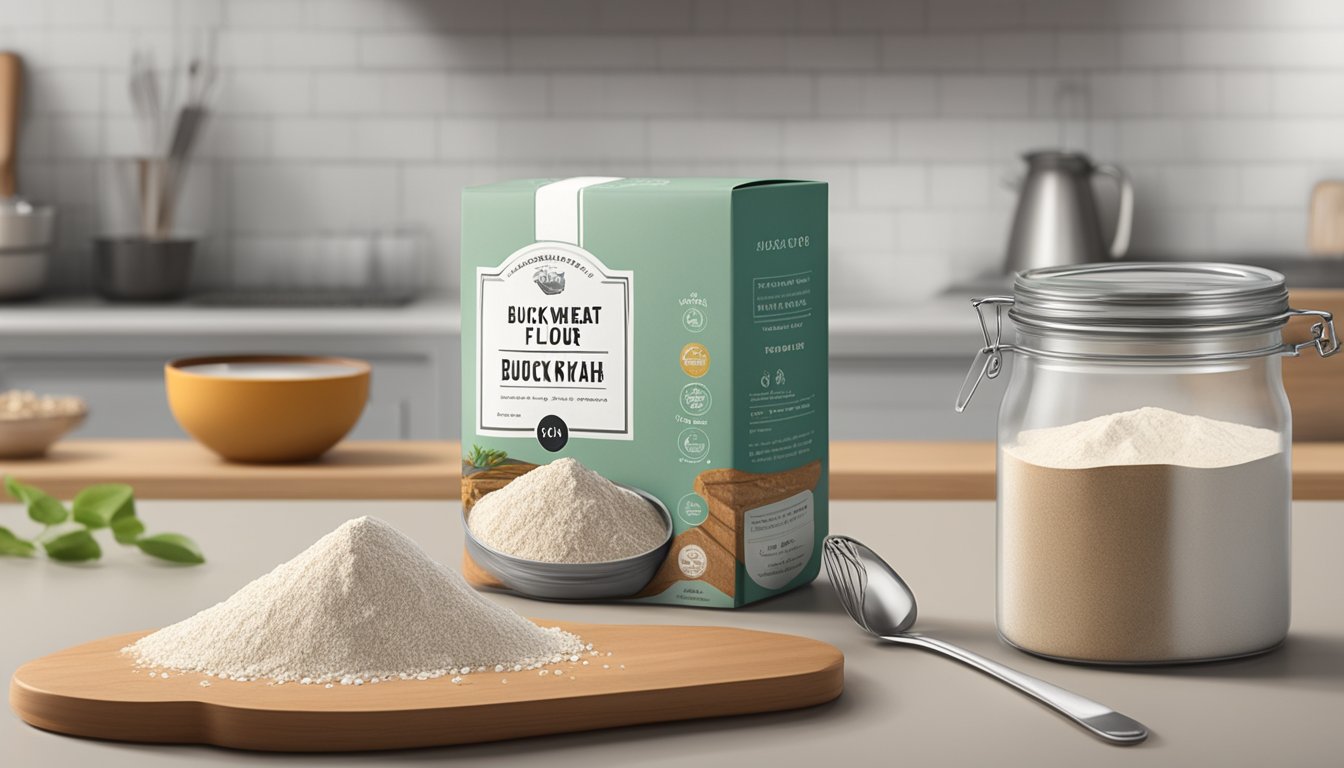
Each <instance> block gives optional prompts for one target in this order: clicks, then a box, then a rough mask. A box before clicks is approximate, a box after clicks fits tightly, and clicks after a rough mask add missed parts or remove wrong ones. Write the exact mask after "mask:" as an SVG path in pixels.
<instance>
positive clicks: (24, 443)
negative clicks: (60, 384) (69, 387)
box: [0, 390, 89, 459]
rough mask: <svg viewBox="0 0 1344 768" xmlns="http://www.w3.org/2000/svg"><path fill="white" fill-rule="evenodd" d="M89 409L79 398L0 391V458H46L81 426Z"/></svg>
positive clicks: (18, 391)
mask: <svg viewBox="0 0 1344 768" xmlns="http://www.w3.org/2000/svg"><path fill="white" fill-rule="evenodd" d="M88 415H89V407H88V405H86V404H85V403H84V401H83V400H81V399H79V398H78V397H57V396H51V395H38V394H35V393H33V392H28V391H25V390H10V391H8V392H0V458H3V459H32V458H38V457H40V456H45V455H46V453H47V451H48V450H50V449H51V446H52V445H54V444H55V443H56V441H57V440H59V439H61V437H62V436H64V435H65V434H66V433H67V432H69V431H70V430H72V429H74V428H75V427H78V426H79V425H80V424H82V423H84V419H85V418H87V417H88Z"/></svg>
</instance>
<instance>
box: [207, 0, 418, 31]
mask: <svg viewBox="0 0 1344 768" xmlns="http://www.w3.org/2000/svg"><path fill="white" fill-rule="evenodd" d="M188 2H190V0H188ZM399 5H402V3H401V2H400V1H399V2H395V3H385V2H381V0H307V4H306V6H305V11H304V26H305V27H309V28H314V29H342V30H356V31H363V30H372V29H381V28H383V27H384V26H385V25H386V24H387V20H388V16H389V15H390V14H391V12H392V9H393V8H395V7H397V6H399Z"/></svg>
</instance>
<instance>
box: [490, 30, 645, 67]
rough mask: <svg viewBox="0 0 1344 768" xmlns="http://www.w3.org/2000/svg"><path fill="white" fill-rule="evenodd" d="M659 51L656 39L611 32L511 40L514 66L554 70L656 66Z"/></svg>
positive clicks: (510, 49)
mask: <svg viewBox="0 0 1344 768" xmlns="http://www.w3.org/2000/svg"><path fill="white" fill-rule="evenodd" d="M657 59H658V51H657V48H656V43H655V42H654V40H653V39H643V38H637V37H609V36H598V35H594V36H590V37H582V36H564V35H553V36H540V35H527V36H514V37H510V38H509V41H508V62H509V66H510V67H512V68H513V69H520V70H533V71H541V72H553V71H558V70H567V69H597V70H613V71H616V72H620V71H622V70H626V69H653V68H654V65H655V64H656V63H657Z"/></svg>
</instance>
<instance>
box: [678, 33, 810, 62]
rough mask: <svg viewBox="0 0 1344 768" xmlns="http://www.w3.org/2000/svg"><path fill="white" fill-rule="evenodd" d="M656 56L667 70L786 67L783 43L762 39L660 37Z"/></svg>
mask: <svg viewBox="0 0 1344 768" xmlns="http://www.w3.org/2000/svg"><path fill="white" fill-rule="evenodd" d="M657 53H658V64H659V65H660V66H662V67H664V68H667V69H748V70H761V69H770V70H779V69H783V68H784V67H785V65H786V63H787V59H786V45H785V42H784V40H782V39H780V38H776V37H765V36H761V35H751V36H745V35H744V36H732V35H717V36H710V35H696V36H687V37H663V38H659V40H658V44H657Z"/></svg>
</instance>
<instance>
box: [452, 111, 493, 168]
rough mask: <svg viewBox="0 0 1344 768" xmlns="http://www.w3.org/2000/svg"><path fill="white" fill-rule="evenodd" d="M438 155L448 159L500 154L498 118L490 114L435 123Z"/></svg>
mask: <svg viewBox="0 0 1344 768" xmlns="http://www.w3.org/2000/svg"><path fill="white" fill-rule="evenodd" d="M437 146H438V155H439V157H440V158H443V159H447V160H472V161H481V160H493V159H495V158H497V157H499V122H498V121H496V120H493V119H489V118H448V119H446V120H440V121H439V123H438V142H437Z"/></svg>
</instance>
